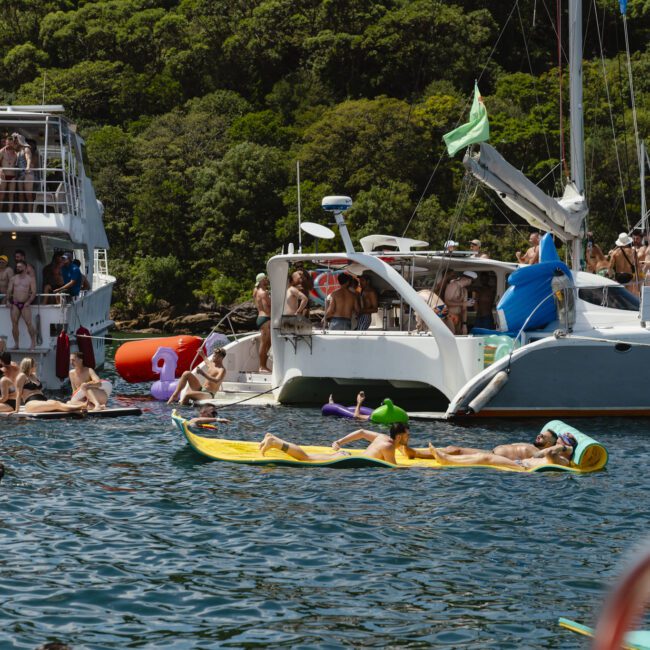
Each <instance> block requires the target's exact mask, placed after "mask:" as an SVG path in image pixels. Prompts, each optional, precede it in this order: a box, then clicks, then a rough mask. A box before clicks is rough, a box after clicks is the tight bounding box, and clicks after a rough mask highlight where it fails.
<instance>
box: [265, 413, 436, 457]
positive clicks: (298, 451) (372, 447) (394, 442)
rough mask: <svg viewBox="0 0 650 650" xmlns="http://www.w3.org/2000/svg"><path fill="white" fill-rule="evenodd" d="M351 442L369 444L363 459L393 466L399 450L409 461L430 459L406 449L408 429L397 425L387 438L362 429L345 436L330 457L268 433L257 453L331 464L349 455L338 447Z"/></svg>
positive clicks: (424, 453) (397, 423)
mask: <svg viewBox="0 0 650 650" xmlns="http://www.w3.org/2000/svg"><path fill="white" fill-rule="evenodd" d="M354 440H367V441H368V442H369V443H370V444H369V445H368V447H367V449H366V451H365V453H364V456H367V457H368V458H377V459H378V460H384V461H386V462H387V463H392V464H393V465H397V461H396V459H395V450H396V449H398V448H399V449H401V451H402V453H403V454H404V455H405V456H407V457H408V458H431V454H430V452H429V451H425V452H423V454H422V455H420V454H421V452H418V451H416V450H415V449H411V448H410V447H408V441H409V428H408V426H407V425H406V424H403V423H402V422H396V423H395V424H393V425H391V427H390V433H389V434H388V435H386V434H385V433H376V432H375V431H366V430H365V429H359V430H357V431H353V432H352V433H348V435H347V436H343V438H340V439H339V440H335V441H334V442H333V443H332V448H333V449H335V450H336V451H335V453H332V454H308V453H307V452H306V451H304V450H303V449H302V447H300V446H298V445H296V444H294V443H292V442H287V441H286V440H282V439H281V438H278V437H277V436H274V435H273V434H272V433H267V434H266V435H265V436H264V440H262V442H260V451H261V452H262V456H263V455H264V454H265V453H266V452H267V450H269V449H279V450H280V451H283V452H284V453H285V454H289V456H291V457H292V458H295V459H296V460H306V461H310V460H313V461H317V460H331V459H332V458H336V457H338V456H349V454H348V452H347V451H344V450H342V449H341V447H343V446H344V445H347V444H348V443H349V442H353V441H354Z"/></svg>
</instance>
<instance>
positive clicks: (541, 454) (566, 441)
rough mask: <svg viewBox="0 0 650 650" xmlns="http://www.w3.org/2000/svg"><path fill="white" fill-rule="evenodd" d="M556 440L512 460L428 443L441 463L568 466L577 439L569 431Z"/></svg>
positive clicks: (495, 465) (531, 466) (522, 466)
mask: <svg viewBox="0 0 650 650" xmlns="http://www.w3.org/2000/svg"><path fill="white" fill-rule="evenodd" d="M557 440H558V442H557V443H556V444H555V445H553V446H552V447H548V448H546V449H543V450H541V451H538V452H537V453H535V455H534V456H533V457H532V458H525V459H523V460H521V459H516V460H512V459H511V458H508V457H506V456H500V455H498V454H491V453H477V454H466V455H463V454H461V455H453V454H447V453H445V452H444V451H442V450H441V449H436V448H435V447H433V446H432V445H431V444H429V449H430V451H431V454H432V455H433V457H434V458H435V459H436V460H437V461H438V462H439V463H440V464H441V465H490V466H492V467H510V468H513V469H536V468H538V467H542V466H543V465H561V466H563V467H569V466H570V465H571V459H572V458H573V453H574V451H575V448H576V447H577V446H578V441H577V440H576V439H575V437H574V436H573V435H572V434H571V433H559V434H558V436H557Z"/></svg>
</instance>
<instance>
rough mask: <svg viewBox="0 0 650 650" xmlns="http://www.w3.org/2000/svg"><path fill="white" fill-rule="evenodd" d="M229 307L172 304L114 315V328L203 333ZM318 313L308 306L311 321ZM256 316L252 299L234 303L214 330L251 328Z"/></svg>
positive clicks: (227, 331)
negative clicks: (190, 310)
mask: <svg viewBox="0 0 650 650" xmlns="http://www.w3.org/2000/svg"><path fill="white" fill-rule="evenodd" d="M233 308H234V307H217V308H215V309H202V310H200V311H197V312H196V313H194V314H187V313H183V312H182V311H181V310H180V309H178V308H176V307H173V306H172V307H168V308H166V309H163V310H161V311H158V312H155V313H152V314H142V315H140V316H138V317H137V318H130V319H124V320H118V319H115V330H114V331H118V332H135V333H138V334H154V335H155V334H169V335H175V334H205V333H207V332H211V331H212V330H213V329H214V327H215V326H216V325H217V324H218V323H219V321H221V320H222V319H224V317H225V316H226V315H227V314H228V313H229V312H230V311H232V309H233ZM322 317H323V312H322V310H320V309H317V310H312V313H311V320H312V322H313V323H315V324H317V323H320V320H321V318H322ZM256 319H257V309H256V308H255V305H254V304H253V301H252V300H250V301H248V302H245V303H241V304H240V305H238V306H237V309H236V311H234V312H233V313H232V314H230V316H228V318H227V319H225V320H223V322H222V323H221V325H220V326H219V327H218V328H217V330H216V331H217V332H222V333H224V334H241V333H243V332H253V331H255V330H256V329H257V328H256V326H255V320H256Z"/></svg>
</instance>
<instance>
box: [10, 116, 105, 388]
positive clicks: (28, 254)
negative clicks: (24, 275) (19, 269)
mask: <svg viewBox="0 0 650 650" xmlns="http://www.w3.org/2000/svg"><path fill="white" fill-rule="evenodd" d="M63 113H64V109H63V107H62V106H3V107H0V133H1V134H3V135H2V138H3V140H6V139H7V137H11V135H13V134H14V133H16V134H19V135H20V136H22V138H24V139H25V141H26V142H27V143H28V144H30V145H31V149H32V151H33V152H34V153H33V158H32V163H33V165H32V174H31V175H28V176H25V175H24V173H23V170H22V169H20V167H17V168H16V169H14V170H11V169H9V168H7V169H5V170H4V171H5V181H4V182H3V183H2V192H1V193H0V254H1V255H6V256H7V257H8V260H9V266H11V267H13V266H14V254H15V253H16V251H23V252H24V254H25V258H26V261H27V262H28V263H29V264H30V265H32V266H33V267H34V270H35V279H36V293H37V296H36V298H35V299H34V301H33V303H32V305H31V312H32V314H31V320H32V324H33V326H34V328H35V333H36V341H35V345H34V346H33V347H32V342H31V337H30V334H29V331H28V329H27V325H26V323H25V321H24V319H22V318H21V319H20V320H19V330H18V333H19V345H18V347H17V348H16V346H15V340H14V337H13V334H12V321H11V306H10V305H8V304H7V301H6V299H5V296H3V301H2V304H1V305H0V334H1V335H2V337H3V338H4V339H5V342H6V346H7V349H8V350H9V352H11V355H12V360H13V361H16V362H20V360H21V359H22V358H23V357H25V356H30V357H34V358H35V359H36V361H37V362H38V366H39V368H38V372H39V376H40V378H41V380H42V382H43V384H44V386H45V387H46V388H49V389H57V388H60V386H61V381H62V380H61V377H58V376H57V373H56V345H57V337H58V335H59V333H60V332H61V331H65V332H67V333H68V335H69V339H70V345H71V349H72V350H75V349H76V338H75V333H76V331H77V330H78V329H79V328H80V327H83V328H85V329H87V330H88V331H89V332H90V335H91V336H92V337H93V339H92V345H93V352H94V356H95V362H96V365H97V367H101V365H102V364H103V363H104V354H105V342H104V336H105V334H106V332H107V330H108V329H109V327H110V326H111V325H112V324H113V323H112V321H111V320H110V316H109V309H110V304H111V294H112V289H113V284H114V282H115V278H114V277H112V276H111V275H109V273H108V268H107V254H106V251H107V249H108V240H107V237H106V233H105V231H104V225H103V207H102V205H101V203H100V202H99V201H98V200H97V198H96V196H95V192H94V190H93V186H92V183H91V180H90V178H89V177H88V175H87V160H86V156H85V149H84V141H83V139H82V138H81V136H80V135H79V134H78V133H77V130H76V127H75V125H74V124H72V123H71V122H69V121H68V120H67V119H66V118H65V117H64V115H63ZM2 145H3V146H4V145H5V142H3V143H2ZM6 166H7V165H5V167H6ZM8 177H13V179H12V180H11V182H8V180H7V178H8ZM56 252H64V253H68V254H69V255H70V256H71V257H72V258H73V259H77V260H79V262H80V264H81V271H82V273H83V275H85V276H86V279H87V281H88V283H87V287H88V288H87V289H85V290H82V291H81V292H80V294H79V296H77V297H74V298H72V297H70V296H62V295H60V294H48V295H46V294H44V292H43V290H44V286H43V269H44V268H45V267H46V266H47V265H48V264H49V263H50V262H51V260H52V257H53V255H54V253H56ZM60 365H61V364H60ZM59 374H60V375H63V371H62V368H59Z"/></svg>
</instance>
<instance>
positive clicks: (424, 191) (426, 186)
mask: <svg viewBox="0 0 650 650" xmlns="http://www.w3.org/2000/svg"><path fill="white" fill-rule="evenodd" d="M444 157H445V151H444V149H443V151H442V153H441V154H440V157H439V158H438V162H437V163H436V166H435V167H434V168H433V171H432V172H431V176H429V180H428V181H427V184H426V185H425V187H424V190H422V193H421V194H420V198H419V199H418V202H417V205H416V206H415V209H414V210H413V214H412V215H411V218H410V219H409V220H408V223H407V224H406V228H404V232H403V233H402V237H405V236H406V232H407V230H408V229H409V228H410V226H411V222H412V221H413V219H414V218H415V215H416V214H417V212H418V210H419V209H420V205H422V201H423V200H424V196H425V195H426V193H427V190H428V189H429V185H431V181H433V177H434V176H435V175H436V172H437V171H438V167H440V163H441V162H442V159H443V158H444Z"/></svg>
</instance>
